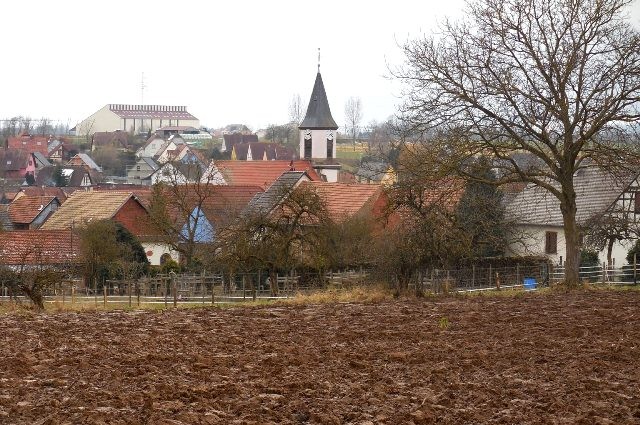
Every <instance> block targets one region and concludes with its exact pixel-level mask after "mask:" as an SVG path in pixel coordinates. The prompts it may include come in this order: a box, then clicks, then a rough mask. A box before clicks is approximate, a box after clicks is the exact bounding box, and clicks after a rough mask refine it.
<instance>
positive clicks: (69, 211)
mask: <svg viewBox="0 0 640 425" xmlns="http://www.w3.org/2000/svg"><path fill="white" fill-rule="evenodd" d="M132 197H134V196H133V194H132V193H131V192H117V191H87V192H84V191H77V192H74V193H73V195H71V196H70V197H69V199H67V201H66V202H65V203H64V204H62V206H60V208H59V209H58V211H56V212H55V213H53V214H52V215H51V217H50V218H49V219H48V220H47V221H46V222H45V223H44V225H43V226H42V229H43V230H54V229H68V228H70V227H71V226H72V225H73V226H79V225H82V224H84V223H87V222H89V221H93V220H104V219H110V218H112V217H113V216H115V215H116V213H117V212H118V210H120V208H121V207H122V206H123V205H124V204H125V202H127V201H128V200H129V199H130V198H132Z"/></svg>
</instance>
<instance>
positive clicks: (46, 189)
mask: <svg viewBox="0 0 640 425" xmlns="http://www.w3.org/2000/svg"><path fill="white" fill-rule="evenodd" d="M20 191H21V192H22V193H24V194H25V195H27V196H55V197H56V198H58V201H60V203H63V202H64V201H66V200H67V197H68V194H67V193H66V192H65V191H64V190H63V189H62V188H59V187H51V186H29V187H25V188H23V189H21V190H20Z"/></svg>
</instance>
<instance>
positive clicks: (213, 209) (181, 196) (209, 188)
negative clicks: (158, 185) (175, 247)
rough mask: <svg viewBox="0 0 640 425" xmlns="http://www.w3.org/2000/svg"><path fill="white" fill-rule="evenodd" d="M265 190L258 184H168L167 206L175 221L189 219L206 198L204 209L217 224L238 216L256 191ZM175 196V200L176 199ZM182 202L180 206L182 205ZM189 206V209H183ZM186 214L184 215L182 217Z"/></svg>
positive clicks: (208, 216)
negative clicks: (189, 215) (188, 216)
mask: <svg viewBox="0 0 640 425" xmlns="http://www.w3.org/2000/svg"><path fill="white" fill-rule="evenodd" d="M258 192H262V189H261V188H260V187H258V186H242V185H233V186H220V185H212V184H210V185H206V184H202V185H195V184H193V185H179V186H170V187H165V190H164V194H165V198H167V201H166V203H167V209H169V210H170V211H168V212H169V214H170V216H172V218H173V219H174V220H177V221H179V222H183V221H186V217H187V216H186V215H187V214H190V213H191V212H192V211H193V209H194V208H195V207H197V205H198V203H199V202H200V201H201V200H202V210H203V212H204V214H205V216H206V217H207V218H208V219H209V220H210V221H212V222H214V223H220V222H224V221H225V220H228V219H233V218H235V217H237V215H238V214H239V213H240V211H241V210H242V209H244V207H246V206H247V204H248V203H249V201H250V200H251V199H252V198H253V197H254V196H255V194H256V193H258ZM151 199H152V195H151V193H149V194H148V198H146V199H145V201H146V202H148V203H147V204H146V206H148V205H150V202H151ZM172 199H174V202H172ZM178 204H180V206H178ZM182 209H185V210H186V211H182ZM182 215H184V217H181V216H182Z"/></svg>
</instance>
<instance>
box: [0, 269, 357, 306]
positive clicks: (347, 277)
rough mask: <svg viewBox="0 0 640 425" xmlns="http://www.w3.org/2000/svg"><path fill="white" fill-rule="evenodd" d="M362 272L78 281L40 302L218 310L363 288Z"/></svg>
mask: <svg viewBox="0 0 640 425" xmlns="http://www.w3.org/2000/svg"><path fill="white" fill-rule="evenodd" d="M367 275H368V273H367V272H366V271H364V270H347V271H340V272H335V273H334V272H328V273H323V274H311V273H308V274H298V273H295V272H293V271H292V272H290V273H287V274H275V276H273V278H274V282H273V283H272V282H271V278H272V276H270V275H269V274H268V273H263V272H256V273H237V274H233V275H228V274H226V275H225V274H223V273H201V274H160V275H156V276H144V277H142V278H139V279H128V280H106V281H104V282H102V283H98V282H94V284H93V285H85V284H84V282H83V281H82V280H81V279H73V280H66V281H62V282H60V283H58V284H56V285H54V286H53V287H51V288H49V289H48V290H47V291H46V292H45V294H44V295H45V296H44V299H45V302H50V303H51V302H55V303H61V304H63V305H64V304H67V303H70V304H88V303H89V304H90V303H93V304H95V305H96V306H97V305H100V304H102V305H104V306H107V305H109V304H124V305H129V306H131V307H133V306H141V305H143V304H156V305H162V304H163V305H164V306H165V307H169V306H172V305H173V306H177V305H178V304H211V305H213V304H218V303H234V302H243V301H258V300H276V299H286V298H289V297H292V296H294V295H295V294H297V293H301V292H302V293H304V292H309V291H313V290H315V289H319V288H326V287H327V286H331V287H335V288H345V287H350V286H353V285H358V284H362V283H365V281H366V278H367ZM21 299H24V297H23V296H21V295H19V294H17V292H16V291H15V290H12V288H11V287H8V286H0V301H9V300H21Z"/></svg>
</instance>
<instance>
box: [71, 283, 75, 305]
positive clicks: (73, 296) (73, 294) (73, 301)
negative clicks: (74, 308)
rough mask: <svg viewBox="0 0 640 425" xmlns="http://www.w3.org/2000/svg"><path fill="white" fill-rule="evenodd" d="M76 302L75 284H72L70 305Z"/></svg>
mask: <svg viewBox="0 0 640 425" xmlns="http://www.w3.org/2000/svg"><path fill="white" fill-rule="evenodd" d="M75 302H76V284H75V283H73V284H72V285H71V304H72V305H73V304H75Z"/></svg>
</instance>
